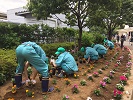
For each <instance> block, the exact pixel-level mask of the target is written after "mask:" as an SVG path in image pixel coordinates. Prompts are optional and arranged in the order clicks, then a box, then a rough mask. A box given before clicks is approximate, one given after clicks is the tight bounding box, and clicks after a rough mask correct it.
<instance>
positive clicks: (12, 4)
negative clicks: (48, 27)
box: [0, 0, 27, 13]
mask: <svg viewBox="0 0 133 100" xmlns="http://www.w3.org/2000/svg"><path fill="white" fill-rule="evenodd" d="M26 4H27V0H0V12H5V13H6V12H7V10H9V9H14V8H19V7H23V6H26Z"/></svg>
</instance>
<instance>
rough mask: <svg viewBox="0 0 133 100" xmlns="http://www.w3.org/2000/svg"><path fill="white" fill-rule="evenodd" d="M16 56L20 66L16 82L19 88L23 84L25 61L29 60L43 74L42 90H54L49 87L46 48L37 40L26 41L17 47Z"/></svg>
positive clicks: (17, 70) (44, 91)
mask: <svg viewBox="0 0 133 100" xmlns="http://www.w3.org/2000/svg"><path fill="white" fill-rule="evenodd" d="M16 57H17V62H18V66H17V68H16V74H15V83H16V86H17V88H20V87H21V86H22V73H23V71H24V66H25V62H27V61H28V62H29V63H30V64H31V65H32V66H33V67H34V68H35V69H36V70H37V71H38V72H39V73H40V74H41V75H42V92H43V93H46V92H50V91H53V88H48V84H49V77H48V65H47V64H46V62H45V59H46V54H45V52H44V50H43V49H42V48H41V47H40V46H39V45H37V44H36V43H35V42H30V41H29V42H24V43H22V44H20V45H19V46H18V47H17V48H16Z"/></svg>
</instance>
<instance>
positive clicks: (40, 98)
mask: <svg viewBox="0 0 133 100" xmlns="http://www.w3.org/2000/svg"><path fill="white" fill-rule="evenodd" d="M117 52H118V53H119V54H118V56H117V57H116V58H113V59H112V57H113V56H114V55H115V54H116V53H117ZM128 53H129V52H128V51H127V50H126V49H124V50H122V49H121V48H120V47H119V45H115V48H114V49H113V50H108V52H107V54H106V55H105V57H104V58H99V59H98V61H96V62H95V63H94V64H89V65H88V64H86V63H80V62H79V61H77V63H78V67H79V71H78V72H76V73H75V74H76V75H79V77H78V78H74V77H73V76H71V77H68V79H70V80H71V81H70V85H66V83H65V80H64V79H65V78H58V77H56V76H53V77H52V78H50V80H49V87H54V88H55V89H54V91H53V92H52V93H48V94H46V95H42V93H41V81H40V80H39V76H37V77H36V80H37V83H36V85H35V86H31V87H26V86H25V85H24V86H23V87H22V88H20V89H18V90H17V92H16V93H15V94H13V93H12V92H11V88H12V83H11V81H7V82H6V83H5V84H4V85H3V86H1V87H0V100H62V98H63V95H68V96H69V98H70V99H69V100H87V97H91V98H92V100H111V99H114V98H113V90H114V89H115V87H116V84H118V83H119V81H120V80H119V77H120V76H121V75H123V73H125V72H126V67H125V66H126V63H127V62H128ZM121 56H124V58H123V60H122V61H121V64H120V65H119V66H118V67H117V68H116V67H115V64H116V60H118V59H119V57H121ZM111 59H112V61H111ZM107 63H109V66H108V67H105V66H106V64H107ZM90 69H91V70H90ZM99 69H102V72H103V73H102V74H99V76H98V77H93V81H90V80H88V75H91V74H93V72H98V70H99ZM88 70H89V71H88ZM112 70H114V71H115V74H113V75H114V78H113V79H111V83H110V84H107V85H106V86H105V88H100V81H101V80H103V78H104V77H105V76H108V75H109V73H110V71H112ZM23 79H24V76H23ZM54 80H56V83H57V84H53V81H54ZM82 80H86V85H85V86H82V85H81V84H80V82H81V81H82ZM75 84H76V85H77V86H78V90H79V93H77V94H76V93H72V87H73V86H74V85H75ZM127 85H128V83H127ZM95 89H100V91H101V92H100V93H101V95H100V96H96V95H95V94H94V90H95ZM26 90H29V91H32V92H34V97H28V96H26ZM9 98H10V99H9ZM11 98H12V99H11ZM64 100H65V99H64Z"/></svg>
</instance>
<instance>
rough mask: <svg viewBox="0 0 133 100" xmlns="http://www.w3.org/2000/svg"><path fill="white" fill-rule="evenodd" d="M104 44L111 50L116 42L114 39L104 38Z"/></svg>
mask: <svg viewBox="0 0 133 100" xmlns="http://www.w3.org/2000/svg"><path fill="white" fill-rule="evenodd" d="M104 45H106V46H107V47H108V48H109V49H110V50H112V49H113V48H114V43H113V42H112V41H109V40H108V39H107V38H105V39H104ZM108 48H107V49H108Z"/></svg>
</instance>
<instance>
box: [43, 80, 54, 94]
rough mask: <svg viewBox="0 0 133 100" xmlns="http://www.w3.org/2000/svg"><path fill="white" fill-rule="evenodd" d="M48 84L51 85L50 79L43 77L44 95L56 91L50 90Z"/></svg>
mask: <svg viewBox="0 0 133 100" xmlns="http://www.w3.org/2000/svg"><path fill="white" fill-rule="evenodd" d="M48 84H49V78H46V77H42V94H46V93H48V92H52V91H53V90H54V88H53V87H51V88H48V87H49V86H48Z"/></svg>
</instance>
